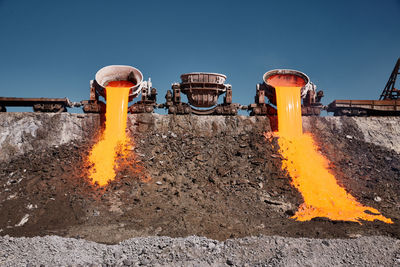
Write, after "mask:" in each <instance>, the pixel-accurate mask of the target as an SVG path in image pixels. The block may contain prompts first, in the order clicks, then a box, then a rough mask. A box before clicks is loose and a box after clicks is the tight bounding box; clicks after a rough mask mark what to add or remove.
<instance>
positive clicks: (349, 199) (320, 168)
mask: <svg viewBox="0 0 400 267" xmlns="http://www.w3.org/2000/svg"><path fill="white" fill-rule="evenodd" d="M281 77H282V76H281ZM272 78H273V79H270V80H268V82H269V84H271V85H272V86H274V87H275V92H276V99H277V110H278V131H279V132H278V135H279V140H278V143H279V147H280V150H279V151H280V153H281V155H282V156H283V158H284V160H283V162H282V168H283V169H286V170H287V172H288V173H289V175H290V177H292V185H293V186H295V187H296V188H297V189H298V190H299V191H300V193H301V195H302V196H303V198H304V203H303V204H302V205H301V206H300V208H299V210H298V211H297V212H296V214H295V215H294V216H293V218H295V219H296V220H298V221H307V220H311V219H312V218H315V217H326V218H329V219H331V220H343V221H353V222H359V223H360V220H366V221H373V220H381V221H383V222H386V223H393V222H392V220H391V219H388V218H385V217H384V216H382V215H381V214H380V213H379V211H378V210H376V209H374V208H371V207H366V206H363V205H362V204H360V203H359V202H358V201H357V200H356V199H355V198H354V197H353V196H352V195H350V194H349V193H347V192H346V190H345V189H344V188H343V187H341V186H340V185H338V183H337V181H336V179H335V176H334V175H333V174H332V173H331V172H330V171H329V164H330V163H329V161H328V160H327V159H326V158H325V157H324V156H323V155H321V154H320V152H319V151H318V149H319V148H318V146H317V145H316V144H315V142H314V140H313V137H312V135H311V134H303V130H302V119H301V102H300V101H301V99H300V89H301V87H302V86H303V85H304V84H298V83H297V82H294V83H292V84H290V79H286V80H285V79H280V78H279V77H272ZM288 82H289V83H288Z"/></svg>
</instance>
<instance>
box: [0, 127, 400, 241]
mask: <svg viewBox="0 0 400 267" xmlns="http://www.w3.org/2000/svg"><path fill="white" fill-rule="evenodd" d="M344 127H347V128H346V131H345V132H346V134H347V135H349V136H351V138H350V137H349V136H348V137H347V138H346V137H345V136H339V135H337V134H336V131H335V130H334V129H333V128H332V131H320V130H318V129H317V128H315V129H314V130H313V132H314V135H315V136H316V140H317V142H318V144H320V147H321V151H322V153H323V154H325V155H326V156H327V157H328V158H329V159H330V160H331V161H332V171H333V172H334V173H335V174H336V176H337V179H338V181H339V183H340V184H342V185H343V186H345V188H346V189H347V190H348V191H349V192H350V193H351V194H352V195H353V196H355V197H356V198H357V199H358V200H359V201H360V202H361V203H362V204H364V205H369V206H372V207H374V208H377V209H378V210H379V211H381V212H382V214H383V215H384V216H386V217H389V218H391V219H392V220H393V221H394V222H395V223H394V224H392V225H390V224H385V223H382V222H379V221H375V222H363V223H362V225H360V224H358V223H352V222H338V221H329V220H327V219H324V218H316V219H313V220H312V221H309V222H297V221H295V220H293V219H291V218H290V217H291V216H292V215H293V214H294V213H295V211H296V209H297V207H298V206H299V205H300V204H301V203H302V198H301V195H300V194H299V193H298V192H297V191H296V189H295V188H293V187H292V186H291V185H290V178H289V177H288V176H287V175H286V173H285V172H283V171H281V169H280V167H281V159H280V156H279V154H278V152H277V145H276V140H275V139H273V138H272V139H269V140H267V139H265V137H264V136H263V135H262V133H261V132H260V133H254V134H251V135H250V134H247V133H243V134H234V133H230V132H216V133H214V134H210V135H207V136H205V135H204V136H201V135H198V134H196V133H193V132H189V131H186V132H185V131H182V132H176V133H174V132H172V131H171V132H165V133H159V132H155V131H153V130H151V129H149V130H148V131H145V132H138V133H135V134H134V135H135V136H134V139H135V140H136V143H137V145H136V149H135V153H136V155H137V162H136V163H134V162H135V161H134V160H132V161H131V162H130V166H127V167H125V168H123V169H121V170H120V172H119V173H118V176H117V178H116V180H115V181H113V182H111V183H110V184H109V185H108V186H107V187H105V188H99V187H96V186H94V185H92V184H91V183H90V182H89V181H88V180H87V169H88V168H87V166H86V164H85V157H86V155H87V153H88V150H89V149H90V147H91V145H92V143H89V142H85V143H83V142H82V143H69V144H68V145H61V146H58V147H57V146H53V147H51V148H49V149H47V150H40V149H38V150H36V151H34V152H28V153H25V154H23V155H21V156H17V157H14V158H13V159H12V160H11V161H9V162H2V163H0V213H1V214H2V216H1V217H0V229H1V230H0V234H1V235H10V236H17V237H18V236H28V237H30V236H38V235H39V236H42V235H49V234H55V235H60V236H67V237H78V238H84V239H88V240H93V241H97V242H102V243H117V242H119V241H121V240H125V239H128V238H131V237H137V236H153V235H158V236H170V237H184V236H189V235H198V236H205V237H208V238H213V239H218V240H225V239H228V238H238V237H245V236H250V235H253V236H254V235H259V234H263V235H280V236H287V237H313V238H314V237H318V238H338V237H339V238H349V237H350V238H352V237H358V236H370V235H384V236H391V237H395V238H400V227H399V222H400V197H399V192H400V169H399V168H400V167H399V166H400V155H399V154H397V153H395V152H394V151H391V150H387V149H385V148H383V147H380V146H376V145H373V144H369V143H365V142H364V141H362V140H363V139H362V136H361V133H360V132H359V131H358V130H357V129H356V128H354V127H353V128H352V126H351V125H347V126H346V125H345V126H344ZM310 164H312V162H310ZM147 176H150V177H151V179H150V180H147V179H146V177H147ZM23 219H25V220H23Z"/></svg>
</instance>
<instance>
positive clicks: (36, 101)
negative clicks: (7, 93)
mask: <svg viewBox="0 0 400 267" xmlns="http://www.w3.org/2000/svg"><path fill="white" fill-rule="evenodd" d="M71 106H73V105H72V103H71V102H70V101H69V100H68V98H22V97H0V111H2V112H5V111H7V107H32V108H33V110H34V111H35V112H64V111H67V107H71Z"/></svg>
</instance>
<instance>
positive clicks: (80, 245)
mask: <svg viewBox="0 0 400 267" xmlns="http://www.w3.org/2000/svg"><path fill="white" fill-rule="evenodd" d="M33 247H34V248H35V249H32V248H33ZM0 265H1V266H39V265H44V266H399V265H400V241H399V240H398V239H393V238H389V237H360V238H357V239H309V238H284V237H278V236H268V237H266V236H258V237H246V238H242V239H229V240H226V241H224V242H219V241H216V240H212V239H207V238H204V237H196V236H190V237H187V238H170V237H141V238H133V239H128V240H125V241H123V242H121V243H120V244H118V245H104V244H99V243H95V242H90V241H86V240H83V239H72V238H62V237H57V236H46V237H42V238H41V237H34V238H12V237H8V236H5V237H0Z"/></svg>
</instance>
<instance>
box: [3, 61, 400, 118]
mask: <svg viewBox="0 0 400 267" xmlns="http://www.w3.org/2000/svg"><path fill="white" fill-rule="evenodd" d="M399 71H400V58H399V59H398V60H397V62H396V64H395V67H394V69H393V71H392V73H391V75H390V77H389V80H388V82H387V83H386V85H385V87H384V89H383V91H382V93H381V95H380V97H379V100H335V101H333V102H332V103H330V104H329V105H328V106H323V105H322V104H321V98H322V97H323V96H324V93H323V91H316V86H315V84H313V83H312V82H311V81H310V78H309V77H308V76H307V75H306V74H304V73H302V72H300V71H296V70H288V69H276V70H271V71H268V72H266V73H265V74H264V75H263V82H262V83H259V84H257V86H256V96H255V101H254V103H252V104H250V105H248V106H243V105H240V104H237V103H232V86H231V85H230V84H226V83H225V81H226V76H225V75H223V74H218V73H207V72H192V73H185V74H182V75H181V76H180V77H181V82H180V83H173V84H172V88H171V90H168V91H167V93H166V96H165V99H166V102H165V103H163V104H157V90H156V89H155V88H153V87H152V83H151V80H150V79H148V81H144V80H143V74H142V73H141V72H140V70H138V69H136V68H134V67H131V66H125V65H111V66H106V67H104V68H102V69H100V70H99V71H98V72H97V73H96V75H95V79H94V80H92V81H90V98H89V100H84V101H81V102H71V101H70V100H69V99H68V98H16V97H0V112H6V111H7V107H32V108H33V111H35V112H66V111H67V108H71V107H81V106H82V107H83V111H84V112H85V113H105V109H106V103H105V102H106V101H107V100H106V97H107V94H106V87H107V84H108V83H109V82H111V81H121V80H125V81H131V82H132V83H133V84H134V86H132V87H131V88H130V92H129V102H130V103H131V102H132V101H133V100H134V99H135V98H137V97H138V96H139V95H141V96H140V99H139V100H138V101H136V102H135V103H132V104H130V105H129V106H128V112H129V113H152V112H154V110H155V109H156V108H165V109H167V110H168V113H169V114H176V115H185V114H195V115H237V113H238V110H240V109H241V110H248V111H249V112H250V115H252V116H259V115H260V116H275V115H276V114H277V111H276V95H275V88H274V87H273V86H272V85H271V84H269V80H270V79H272V78H274V77H278V78H279V79H280V78H284V77H286V78H288V77H289V78H290V79H295V80H296V79H298V80H301V81H302V83H301V84H304V86H302V87H301V89H300V90H301V91H300V95H301V99H302V107H301V111H302V115H303V116H311V115H316V116H318V115H320V112H321V110H322V109H325V110H327V111H328V112H333V113H334V115H335V116H369V115H376V116H398V115H400V90H399V89H398V87H397V88H396V82H398V80H397V77H398V75H399V74H400V72H399ZM221 95H224V96H223V101H222V103H218V100H219V97H220V96H221ZM183 96H186V97H187V99H188V103H185V102H184V101H182V97H183ZM101 98H103V99H102V100H101Z"/></svg>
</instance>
